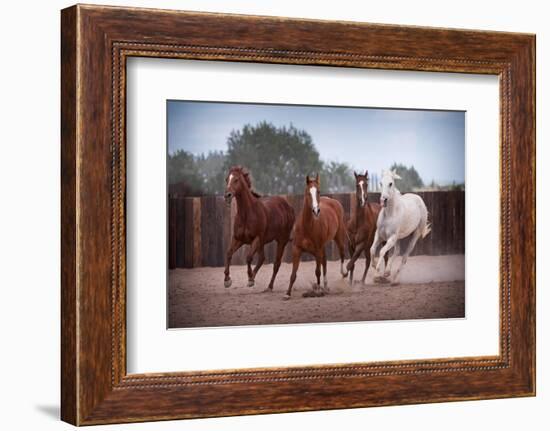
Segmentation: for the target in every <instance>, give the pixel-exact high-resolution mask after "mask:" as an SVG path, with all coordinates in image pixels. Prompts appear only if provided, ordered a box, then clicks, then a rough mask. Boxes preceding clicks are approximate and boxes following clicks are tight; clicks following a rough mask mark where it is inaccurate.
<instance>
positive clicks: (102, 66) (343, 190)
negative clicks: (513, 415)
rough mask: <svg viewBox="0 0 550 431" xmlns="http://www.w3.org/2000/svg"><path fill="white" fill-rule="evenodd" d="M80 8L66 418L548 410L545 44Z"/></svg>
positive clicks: (68, 244) (72, 104) (71, 73)
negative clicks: (482, 402)
mask: <svg viewBox="0 0 550 431" xmlns="http://www.w3.org/2000/svg"><path fill="white" fill-rule="evenodd" d="M61 16H62V26H61V45H62V46H61V49H62V64H61V71H62V94H61V101H62V103H61V106H62V112H61V117H62V153H61V163H62V183H61V189H62V286H61V291H62V328H61V329H62V346H61V351H62V363H61V366H62V382H61V386H62V387H61V397H62V399H61V415H62V419H63V420H65V421H67V422H70V423H72V424H75V425H91V424H104V423H117V422H138V421H152V420H166V419H179V418H198V417H212V416H228V415H242V414H258V413H274V412H290V411H307V410H321V409H336V408H353V407H369V406H382V405H396V404H413V403H429V402H442V401H455V400H473V399H490V398H502V397H517V396H533V395H534V394H535V105H534V101H535V77H534V73H535V72H534V71H535V36H534V35H529V34H513V33H500V32H486V31H471V30H450V29H436V28H422V27H403V26H389V25H377V24H365V23H353V22H331V21H314V20H297V19H287V18H276V17H254V16H240V15H221V14H212V13H196V12H179V11H165V10H148V9H133V8H118V7H104V6H92V5H87V6H83V5H77V6H73V7H71V8H68V9H65V10H63V11H62V15H61Z"/></svg>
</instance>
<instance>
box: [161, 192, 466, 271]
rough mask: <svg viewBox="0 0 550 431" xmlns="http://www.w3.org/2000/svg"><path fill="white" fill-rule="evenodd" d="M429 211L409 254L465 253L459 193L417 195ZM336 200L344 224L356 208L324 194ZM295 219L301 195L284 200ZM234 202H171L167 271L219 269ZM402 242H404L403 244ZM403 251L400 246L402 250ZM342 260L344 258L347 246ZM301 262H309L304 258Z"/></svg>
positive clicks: (240, 258)
mask: <svg viewBox="0 0 550 431" xmlns="http://www.w3.org/2000/svg"><path fill="white" fill-rule="evenodd" d="M418 194H419V195H420V196H421V197H422V199H424V202H425V203H426V206H427V208H428V212H429V216H428V219H429V222H430V223H431V226H432V232H431V233H430V235H428V236H427V237H426V238H425V239H422V240H419V241H418V243H417V245H416V247H415V249H414V251H413V255H422V254H425V255H444V254H463V253H464V235H465V232H464V222H465V210H464V192H463V191H445V192H419V193H418ZM328 196H331V197H332V198H334V199H337V200H338V201H340V203H341V204H342V206H343V207H344V214H345V218H346V221H347V220H349V218H350V215H351V214H352V212H353V210H354V207H355V202H356V201H355V194H351V193H343V194H334V195H328ZM285 197H286V199H287V200H288V202H289V203H290V204H291V205H292V207H293V208H294V211H295V213H296V216H298V214H299V213H300V211H301V209H302V205H303V195H288V196H285ZM379 198H380V194H379V193H369V201H372V202H377V201H378V200H379ZM236 212H237V207H236V202H235V200H234V199H233V203H232V205H231V206H230V207H229V206H228V205H226V203H225V200H224V199H223V197H222V196H202V197H185V198H180V197H177V198H176V197H170V198H169V206H168V251H169V253H168V255H169V258H168V263H169V268H170V269H173V268H194V267H200V266H223V265H224V260H225V251H226V250H227V247H228V246H229V244H230V242H231V237H232V234H233V232H232V230H233V220H234V218H235V214H236ZM405 241H406V240H405ZM405 247H406V244H403V246H402V247H401V249H402V250H404V248H405ZM275 249H276V244H275V242H273V243H271V244H268V245H267V246H266V247H265V256H266V263H271V262H273V260H274V258H275ZM247 250H248V246H247V245H244V246H243V247H241V249H240V250H239V251H238V252H237V253H235V254H234V255H233V259H232V264H236V265H242V264H244V263H246V253H247ZM290 255H291V247H290V245H287V247H286V249H285V254H284V257H283V261H284V262H290V261H291V256H290ZM327 257H328V259H329V260H336V259H338V252H337V249H336V245H335V244H334V242H332V241H331V243H330V244H329V245H328V246H327ZM346 258H349V255H348V251H347V246H346ZM302 259H303V260H308V259H312V257H310V256H309V255H303V256H302Z"/></svg>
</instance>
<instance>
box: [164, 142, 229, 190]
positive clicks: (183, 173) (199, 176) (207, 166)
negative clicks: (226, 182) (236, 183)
mask: <svg viewBox="0 0 550 431" xmlns="http://www.w3.org/2000/svg"><path fill="white" fill-rule="evenodd" d="M224 161H225V155H224V154H223V152H221V151H215V152H210V153H208V154H207V155H204V154H201V155H200V156H194V155H193V154H191V153H189V152H187V151H185V150H177V151H176V152H175V153H173V154H168V167H167V170H168V184H184V185H185V189H186V193H187V194H189V195H203V194H215V193H216V192H218V191H219V184H217V181H218V178H217V175H218V173H219V172H221V171H222V170H223V166H224Z"/></svg>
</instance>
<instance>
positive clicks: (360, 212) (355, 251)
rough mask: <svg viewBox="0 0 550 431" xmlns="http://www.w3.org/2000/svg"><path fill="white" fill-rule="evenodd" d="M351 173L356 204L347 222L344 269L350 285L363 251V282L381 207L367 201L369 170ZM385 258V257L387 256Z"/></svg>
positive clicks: (368, 264)
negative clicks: (348, 255) (347, 245)
mask: <svg viewBox="0 0 550 431" xmlns="http://www.w3.org/2000/svg"><path fill="white" fill-rule="evenodd" d="M353 175H354V176H355V198H356V202H357V204H356V205H355V212H354V213H353V215H352V217H351V219H350V220H349V222H348V224H347V228H348V238H349V254H350V256H351V259H350V260H349V261H348V264H347V266H346V269H347V270H348V271H349V284H350V285H352V284H353V271H354V269H355V262H356V261H357V259H359V257H360V256H361V253H363V252H364V253H365V258H366V263H365V272H363V277H362V278H361V283H363V284H364V283H365V278H366V277H367V272H368V270H369V267H370V259H371V257H370V248H371V246H372V243H373V241H374V235H375V232H376V220H377V219H378V214H379V213H380V209H381V207H380V204H377V203H373V202H367V194H368V188H369V171H365V173H364V174H363V175H362V174H357V173H356V172H355V171H354V172H353ZM385 259H387V256H386V257H385Z"/></svg>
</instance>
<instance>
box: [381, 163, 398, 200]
mask: <svg viewBox="0 0 550 431" xmlns="http://www.w3.org/2000/svg"><path fill="white" fill-rule="evenodd" d="M400 179H401V177H400V176H399V175H397V172H395V171H382V180H381V181H380V187H381V188H382V192H381V193H380V205H382V206H383V207H386V206H387V205H388V202H389V201H391V200H392V198H393V196H394V195H395V193H396V192H399V190H397V188H396V187H395V180H400Z"/></svg>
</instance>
